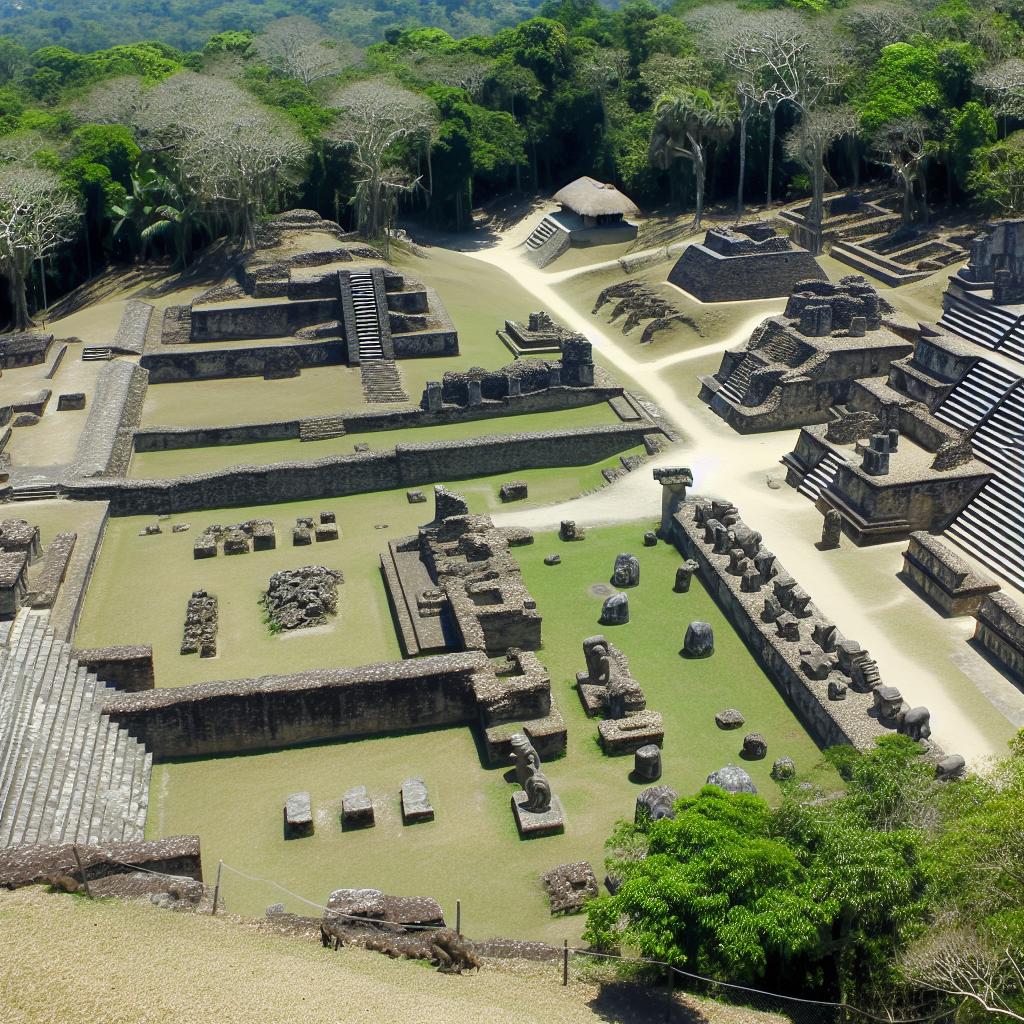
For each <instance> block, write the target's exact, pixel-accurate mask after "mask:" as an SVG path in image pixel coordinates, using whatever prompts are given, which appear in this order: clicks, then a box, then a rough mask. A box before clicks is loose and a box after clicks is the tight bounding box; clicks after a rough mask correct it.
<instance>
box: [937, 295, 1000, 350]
mask: <svg viewBox="0 0 1024 1024" xmlns="http://www.w3.org/2000/svg"><path fill="white" fill-rule="evenodd" d="M1016 323H1017V318H1016V317H1015V316H1014V315H1013V314H1012V313H1010V312H1008V311H1007V310H1005V309H1002V308H1001V307H999V306H997V305H995V304H994V303H991V302H983V301H982V300H980V299H977V298H975V297H974V296H973V295H971V294H970V293H968V292H964V291H958V290H956V291H955V290H954V289H953V288H952V287H951V288H950V289H949V290H948V291H947V292H946V295H945V297H944V299H943V310H942V316H940V317H939V326H940V327H945V328H946V330H947V331H951V332H952V333H953V334H956V335H959V336H960V337H961V338H963V339H965V340H966V341H972V342H974V344H975V345H980V346H981V347H982V348H988V349H999V348H1001V346H1002V344H1003V340H1004V338H1005V337H1006V335H1007V334H1009V333H1010V332H1011V331H1012V330H1013V329H1014V327H1015V326H1016Z"/></svg>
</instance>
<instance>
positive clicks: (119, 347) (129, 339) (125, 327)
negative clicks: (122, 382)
mask: <svg viewBox="0 0 1024 1024" xmlns="http://www.w3.org/2000/svg"><path fill="white" fill-rule="evenodd" d="M154 312H155V310H154V308H153V307H152V306H151V305H150V304H149V303H148V302H141V301H140V300H139V299H129V300H128V302H127V303H126V304H125V307H124V312H123V313H122V314H121V322H120V323H119V324H118V325H117V333H116V334H115V335H114V340H113V341H112V342H111V343H110V347H111V348H112V349H114V351H116V352H132V353H134V354H135V355H139V356H140V355H142V353H143V351H144V349H145V347H146V333H147V332H148V331H149V324H150V321H151V320H152V319H153V313H154Z"/></svg>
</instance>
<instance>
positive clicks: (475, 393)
mask: <svg viewBox="0 0 1024 1024" xmlns="http://www.w3.org/2000/svg"><path fill="white" fill-rule="evenodd" d="M466 396H467V400H466V404H467V405H480V403H481V402H483V395H482V394H481V393H480V381H478V380H467V381H466Z"/></svg>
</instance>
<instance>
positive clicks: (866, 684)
mask: <svg viewBox="0 0 1024 1024" xmlns="http://www.w3.org/2000/svg"><path fill="white" fill-rule="evenodd" d="M850 678H851V679H852V680H853V687H854V689H855V690H859V691H860V692H861V693H869V692H870V691H871V690H877V689H878V687H879V686H880V685H881V683H882V675H881V673H880V672H879V671H878V663H877V662H876V661H875V659H874V658H869V657H866V656H864V655H862V656H861V657H859V658H857V659H856V660H855V661H854V662H853V664H852V665H851V666H850Z"/></svg>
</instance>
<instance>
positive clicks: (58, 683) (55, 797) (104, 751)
mask: <svg viewBox="0 0 1024 1024" xmlns="http://www.w3.org/2000/svg"><path fill="white" fill-rule="evenodd" d="M6 628H7V637H6V647H5V649H4V651H3V663H2V666H0V846H7V845H12V844H16V843H37V842H46V843H50V842H52V843H71V842H79V843H104V842H116V841H122V840H125V841H127V840H137V839H142V838H143V830H144V826H145V821H146V809H147V805H148V801H149V779H150V773H151V770H152V756H151V755H150V754H147V753H146V749H145V747H144V746H143V745H142V744H141V743H139V742H137V741H136V740H134V739H132V737H131V736H129V735H128V732H127V731H126V730H125V729H123V728H121V727H119V726H118V725H116V724H115V723H113V722H112V721H111V720H110V719H109V718H108V717H107V716H106V715H104V714H102V713H101V708H102V704H103V699H104V696H105V695H106V694H107V693H108V692H109V691H108V688H107V687H106V686H105V685H103V684H102V683H100V682H99V680H98V679H97V678H96V676H95V675H93V674H92V673H91V672H88V671H87V670H86V669H85V668H83V667H82V666H81V665H79V663H78V662H77V661H76V660H75V659H74V658H73V657H72V655H71V648H70V646H69V645H68V644H66V643H64V642H63V641H60V640H58V639H57V638H56V637H55V636H54V634H53V631H52V630H51V629H50V626H49V615H48V613H45V612H30V611H21V612H20V613H19V614H18V616H17V618H16V619H15V620H14V622H13V624H8V626H7V627H6Z"/></svg>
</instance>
